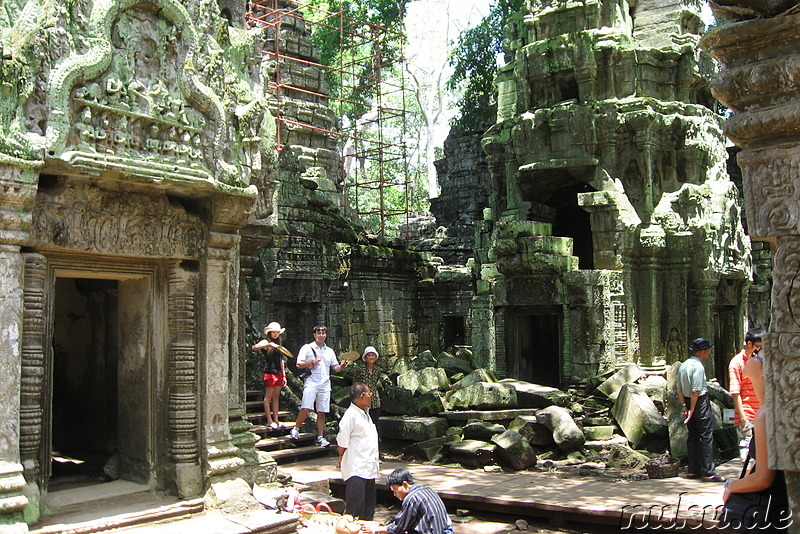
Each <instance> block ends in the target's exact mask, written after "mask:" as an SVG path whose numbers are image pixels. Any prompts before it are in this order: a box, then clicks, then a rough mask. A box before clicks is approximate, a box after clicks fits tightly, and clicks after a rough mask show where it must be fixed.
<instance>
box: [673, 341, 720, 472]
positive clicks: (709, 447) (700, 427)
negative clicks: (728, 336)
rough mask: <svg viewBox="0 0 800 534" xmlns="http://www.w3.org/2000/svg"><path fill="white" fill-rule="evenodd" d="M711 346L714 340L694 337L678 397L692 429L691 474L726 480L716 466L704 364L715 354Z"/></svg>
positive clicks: (690, 437)
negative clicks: (718, 472) (692, 353)
mask: <svg viewBox="0 0 800 534" xmlns="http://www.w3.org/2000/svg"><path fill="white" fill-rule="evenodd" d="M711 347H712V345H711V342H710V341H709V340H707V339H706V338H703V337H700V338H697V339H695V340H694V341H692V344H691V345H690V346H689V350H691V351H693V352H694V356H691V357H690V358H689V359H687V360H686V361H685V362H683V363H682V364H681V367H680V369H679V370H678V400H680V401H681V405H682V406H683V417H684V420H683V422H684V424H685V425H686V429H687V430H688V432H689V439H688V442H687V449H688V453H689V473H688V474H687V475H686V476H687V478H700V479H702V480H703V481H704V482H724V481H725V479H724V478H723V477H721V476H719V475H718V474H717V472H716V470H715V469H714V422H713V419H712V416H711V402H710V400H709V398H708V386H707V385H706V369H705V366H704V365H703V362H705V361H706V360H707V359H708V358H709V356H710V355H711Z"/></svg>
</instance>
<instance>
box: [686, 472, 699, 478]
mask: <svg viewBox="0 0 800 534" xmlns="http://www.w3.org/2000/svg"><path fill="white" fill-rule="evenodd" d="M686 478H688V479H696V478H700V475H693V474H692V473H687V474H686Z"/></svg>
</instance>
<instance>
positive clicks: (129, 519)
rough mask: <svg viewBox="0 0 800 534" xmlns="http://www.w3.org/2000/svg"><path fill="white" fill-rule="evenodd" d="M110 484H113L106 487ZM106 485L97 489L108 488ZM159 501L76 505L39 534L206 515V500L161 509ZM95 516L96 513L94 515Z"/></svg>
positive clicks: (124, 499) (45, 521)
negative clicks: (204, 501)
mask: <svg viewBox="0 0 800 534" xmlns="http://www.w3.org/2000/svg"><path fill="white" fill-rule="evenodd" d="M107 484H110V483H107ZM107 484H103V485H98V486H106V485H107ZM159 500H163V498H162V499H159V498H158V497H157V496H155V495H153V494H149V495H139V496H132V495H120V496H113V497H110V498H108V499H99V500H94V501H91V502H82V503H75V504H73V505H71V506H67V507H63V508H60V509H57V511H56V512H55V513H53V514H50V515H47V516H44V517H43V518H42V521H41V522H40V525H41V526H40V527H39V528H36V529H34V530H31V533H36V534H78V533H81V534H88V533H92V532H107V531H109V530H116V529H120V528H126V527H133V526H141V525H152V524H156V523H161V522H164V521H174V520H178V519H187V518H190V517H194V516H197V515H200V514H202V513H203V511H204V504H203V499H192V500H187V501H178V502H172V503H169V504H164V505H161V506H159ZM94 512H96V513H94Z"/></svg>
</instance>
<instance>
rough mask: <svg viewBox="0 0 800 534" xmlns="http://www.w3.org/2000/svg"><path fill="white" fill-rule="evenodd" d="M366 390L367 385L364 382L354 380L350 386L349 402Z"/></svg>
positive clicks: (355, 399)
mask: <svg viewBox="0 0 800 534" xmlns="http://www.w3.org/2000/svg"><path fill="white" fill-rule="evenodd" d="M366 392H367V385H366V384H365V383H364V382H354V383H353V386H352V387H351V388H350V402H355V401H357V400H358V398H359V397H361V395H362V394H364V393H366Z"/></svg>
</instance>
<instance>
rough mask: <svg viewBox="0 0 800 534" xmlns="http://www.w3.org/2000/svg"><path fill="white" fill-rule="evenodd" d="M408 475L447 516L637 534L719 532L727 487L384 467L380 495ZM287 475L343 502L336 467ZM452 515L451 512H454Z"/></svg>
mask: <svg viewBox="0 0 800 534" xmlns="http://www.w3.org/2000/svg"><path fill="white" fill-rule="evenodd" d="M740 466H741V462H738V461H736V460H734V461H731V462H729V463H727V464H724V465H722V466H719V467H718V468H717V472H718V473H719V474H721V475H722V476H725V477H726V478H731V477H734V478H735V477H738V476H739V469H740ZM397 467H407V468H408V469H409V470H410V471H411V473H412V474H413V475H414V476H415V478H416V479H417V481H418V482H419V483H421V484H424V485H427V486H430V487H432V488H433V489H435V490H436V492H437V493H438V494H439V495H440V496H441V497H442V499H443V500H444V502H445V504H447V505H448V507H449V508H453V509H454V508H466V509H469V510H475V511H478V510H480V511H489V512H497V513H505V514H512V515H518V516H519V517H537V518H546V519H549V520H550V523H551V525H552V526H553V527H556V528H558V527H560V526H562V525H564V524H565V523H566V522H568V521H569V522H577V523H584V524H598V525H599V524H602V525H606V526H608V527H621V528H624V527H626V526H628V527H629V528H630V529H631V530H637V529H638V530H641V529H648V530H649V529H651V528H652V529H669V530H673V531H676V532H684V531H685V532H692V531H695V532H696V531H697V530H698V529H704V528H713V526H714V525H715V524H716V522H715V521H713V516H714V509H715V508H716V507H718V506H721V505H722V484H720V483H709V482H701V481H697V480H688V479H686V478H683V477H675V478H666V479H660V480H611V479H608V480H603V479H597V478H596V477H594V476H586V477H570V478H556V477H553V476H551V475H548V474H544V473H537V472H525V471H518V472H514V473H503V472H500V473H487V472H484V471H483V470H482V469H476V470H469V469H464V468H461V467H446V466H439V465H428V464H406V463H400V462H383V463H382V464H381V477H380V480H379V481H378V482H379V485H378V491H379V492H380V493H379V495H380V496H382V497H386V498H387V499H388V498H390V497H391V493H390V491H389V489H388V487H387V486H386V485H385V481H386V475H388V474H389V473H390V472H391V471H392V470H393V469H395V468H397ZM279 470H280V471H281V472H284V473H286V474H290V475H292V476H293V477H296V478H297V480H298V481H303V482H304V483H308V482H309V481H311V480H312V479H314V478H315V477H316V478H317V479H319V480H323V479H328V480H329V482H330V485H331V489H332V490H333V491H334V493H338V492H340V491H341V493H342V494H343V487H344V482H343V481H342V480H341V475H340V473H339V470H338V469H336V460H335V459H333V458H321V459H315V460H309V461H304V462H299V463H296V464H292V465H287V466H281V468H280V469H279ZM451 511H452V510H451Z"/></svg>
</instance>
